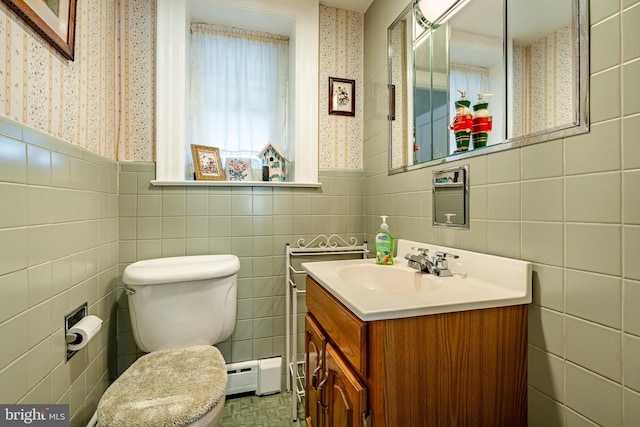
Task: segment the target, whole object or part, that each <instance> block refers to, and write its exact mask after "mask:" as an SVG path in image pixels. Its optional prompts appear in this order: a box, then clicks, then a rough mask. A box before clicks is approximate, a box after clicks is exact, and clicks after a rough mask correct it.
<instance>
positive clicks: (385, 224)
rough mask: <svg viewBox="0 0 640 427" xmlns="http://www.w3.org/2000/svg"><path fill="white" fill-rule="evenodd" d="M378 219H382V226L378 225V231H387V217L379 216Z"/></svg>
mask: <svg viewBox="0 0 640 427" xmlns="http://www.w3.org/2000/svg"><path fill="white" fill-rule="evenodd" d="M380 218H382V224H380V229H381V230H384V231H389V224H387V218H389V217H388V216H387V215H380Z"/></svg>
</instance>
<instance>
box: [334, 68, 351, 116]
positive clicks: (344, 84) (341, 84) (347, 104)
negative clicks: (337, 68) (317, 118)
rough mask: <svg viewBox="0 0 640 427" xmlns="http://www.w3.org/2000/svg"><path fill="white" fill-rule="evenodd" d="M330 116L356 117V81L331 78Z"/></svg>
mask: <svg viewBox="0 0 640 427" xmlns="http://www.w3.org/2000/svg"><path fill="white" fill-rule="evenodd" d="M329 114H337V115H339V116H355V115H356V81H355V80H349V79H339V78H337V77H329Z"/></svg>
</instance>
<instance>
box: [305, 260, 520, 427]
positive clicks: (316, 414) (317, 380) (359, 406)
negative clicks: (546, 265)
mask: <svg viewBox="0 0 640 427" xmlns="http://www.w3.org/2000/svg"><path fill="white" fill-rule="evenodd" d="M457 252H459V253H461V254H460V257H461V259H463V257H464V256H469V255H468V253H465V251H457ZM478 255H482V256H486V255H483V254H478ZM496 258H497V257H496ZM510 261H515V260H510ZM515 262H518V263H520V262H522V261H515ZM474 263H475V261H474V260H471V261H469V260H467V264H466V266H467V267H468V268H469V269H470V270H474V268H475V267H474V266H473V264H474ZM323 264H324V265H323ZM524 264H527V263H524ZM353 265H358V266H360V267H358V268H361V269H362V270H363V271H364V270H367V269H369V270H371V271H377V272H383V270H382V269H384V268H391V269H393V268H396V269H397V270H398V272H397V274H399V276H398V277H400V280H401V281H406V280H407V279H406V278H407V277H409V276H404V277H403V276H402V275H403V274H405V273H407V274H413V276H411V277H412V279H411V280H414V282H413V283H412V286H411V287H408V288H402V287H401V286H400V287H398V286H394V285H390V288H389V289H381V288H380V287H379V286H377V285H376V286H375V289H374V288H373V287H367V286H366V285H364V286H361V289H362V290H354V289H353V288H354V287H358V285H355V286H354V283H350V282H348V281H347V280H344V283H339V282H340V280H343V279H345V278H347V279H348V276H345V275H344V274H342V275H341V273H340V271H341V270H342V271H347V270H348V269H349V268H351V267H352V266H353ZM462 265H465V264H464V263H463V264H462ZM476 267H477V266H476ZM304 268H305V269H306V270H307V272H308V273H309V276H308V277H307V282H306V284H307V309H308V313H307V316H306V318H305V350H306V365H305V369H306V372H305V375H306V376H305V378H306V394H305V399H306V402H305V403H306V420H307V424H308V425H309V426H314V427H329V426H336V427H337V426H354V427H355V426H370V425H371V426H375V427H381V426H384V427H395V426H438V427H441V426H460V425H473V426H526V423H527V304H528V302H530V296H531V295H530V279H531V268H530V265H528V266H527V265H525V266H524V267H523V268H524V274H525V275H526V276H527V277H525V279H524V280H528V281H529V285H528V290H527V292H526V295H521V296H520V297H515V293H514V294H511V295H507V294H508V293H509V292H511V291H507V294H505V295H503V297H504V298H502V299H500V298H497V297H492V298H491V301H490V302H489V301H485V302H484V303H480V305H477V304H475V303H469V304H466V306H467V308H468V309H465V304H462V303H460V302H459V301H457V302H456V301H454V303H453V305H451V304H450V303H448V302H446V303H443V302H442V301H444V300H445V299H449V297H447V298H444V297H443V296H447V293H448V292H450V289H449V288H451V289H453V290H454V291H455V288H456V286H458V285H460V284H461V286H473V287H481V286H483V285H482V284H481V283H480V282H477V283H476V282H473V280H475V279H473V278H471V277H469V276H466V275H465V276H464V277H462V276H459V280H457V279H456V278H455V277H454V278H452V279H453V281H451V282H446V281H445V280H446V279H447V278H435V279H432V278H431V277H425V276H429V275H424V274H420V273H418V272H411V271H410V269H409V268H408V267H407V266H406V264H405V265H400V266H393V267H388V266H377V265H375V264H372V263H369V264H367V260H357V261H355V260H354V261H335V262H321V263H308V264H305V265H304ZM480 268H482V266H481V267H480ZM384 271H385V272H386V271H389V270H384ZM325 273H326V274H325ZM474 273H477V271H475V272H474ZM510 273H511V272H510ZM510 273H508V274H510ZM385 274H396V273H395V272H393V271H391V272H390V273H385ZM477 274H480V273H477ZM332 275H335V276H334V277H333V278H332ZM456 275H458V274H456ZM362 276H363V277H364V276H366V274H364V275H362ZM340 277H342V279H341V278H340ZM370 279H371V281H372V282H375V280H376V279H374V278H373V277H371V278H370ZM365 280H366V278H365ZM383 280H384V281H385V283H391V282H390V281H389V279H388V278H385V279H383ZM455 280H457V282H455ZM467 280H469V281H467ZM423 281H426V282H433V283H432V284H431V285H429V286H423ZM449 285H450V286H449ZM487 286H488V287H487V292H491V291H489V289H490V288H491V287H496V284H495V283H491V284H487ZM497 286H498V287H499V286H500V285H497ZM512 290H513V289H512ZM439 291H441V295H440V296H438V292H439ZM349 292H354V293H352V294H350V293H349ZM456 292H457V291H456ZM471 293H473V292H471ZM484 293H486V292H484ZM356 294H359V295H360V296H361V300H358V301H353V299H352V297H353V296H354V295H356ZM424 298H426V299H424ZM463 298H464V297H463ZM369 299H370V300H371V301H367V300H369ZM423 299H424V300H425V301H426V300H433V301H435V302H433V303H432V304H431V305H429V304H426V305H425V304H424V303H422V302H421V301H423ZM374 300H376V301H377V302H376V303H377V304H379V305H380V307H382V306H384V305H388V306H390V307H392V308H391V309H390V310H386V311H385V310H376V309H371V310H369V309H367V308H366V307H365V306H366V305H367V304H368V303H369V302H371V303H372V304H376V303H374ZM401 300H406V301H407V303H408V304H409V305H410V306H411V307H410V308H409V309H408V310H406V311H405V310H402V309H400V308H398V307H399V306H398V304H399V302H400V301H401ZM385 301H386V302H387V303H388V304H385ZM411 301H413V302H411ZM438 301H440V302H438ZM411 304H413V305H411ZM349 306H351V307H349ZM491 306H493V307H491ZM421 313H422V314H421Z"/></svg>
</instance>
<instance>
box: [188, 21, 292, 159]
mask: <svg viewBox="0 0 640 427" xmlns="http://www.w3.org/2000/svg"><path fill="white" fill-rule="evenodd" d="M190 60H191V61H190V62H191V94H190V98H191V102H190V115H189V121H190V126H189V128H190V132H189V135H187V141H188V144H200V145H208V146H212V147H218V148H219V149H220V155H221V157H222V158H223V159H222V161H223V163H224V162H225V159H226V158H229V157H245V158H247V157H248V158H253V159H256V160H257V154H258V153H259V151H260V150H261V149H262V148H263V147H264V146H265V145H267V143H272V144H273V145H274V146H276V147H278V148H280V149H281V150H282V152H283V154H284V155H285V156H287V151H288V150H287V125H288V111H287V110H288V106H287V103H288V96H289V95H288V80H289V40H288V38H287V37H286V36H279V35H274V34H269V33H264V32H259V31H248V30H242V29H237V28H229V27H219V26H212V25H207V24H192V25H191V58H190ZM185 148H186V150H187V152H188V150H189V147H185ZM187 158H190V155H189V156H187Z"/></svg>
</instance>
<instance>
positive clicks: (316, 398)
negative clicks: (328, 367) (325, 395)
mask: <svg viewBox="0 0 640 427" xmlns="http://www.w3.org/2000/svg"><path fill="white" fill-rule="evenodd" d="M325 344H326V339H325V336H324V334H323V333H322V330H321V329H320V327H318V325H317V324H316V322H315V321H314V319H313V317H311V316H309V315H308V314H307V316H306V317H305V319H304V347H305V373H304V375H305V378H306V380H305V393H304V400H305V418H306V420H307V425H308V426H309V427H322V425H323V419H322V416H323V411H322V407H321V406H322V401H321V399H320V391H319V390H318V384H319V383H320V381H321V380H322V378H323V377H324V372H323V369H322V367H323V366H324V362H325V361H324V347H325Z"/></svg>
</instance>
